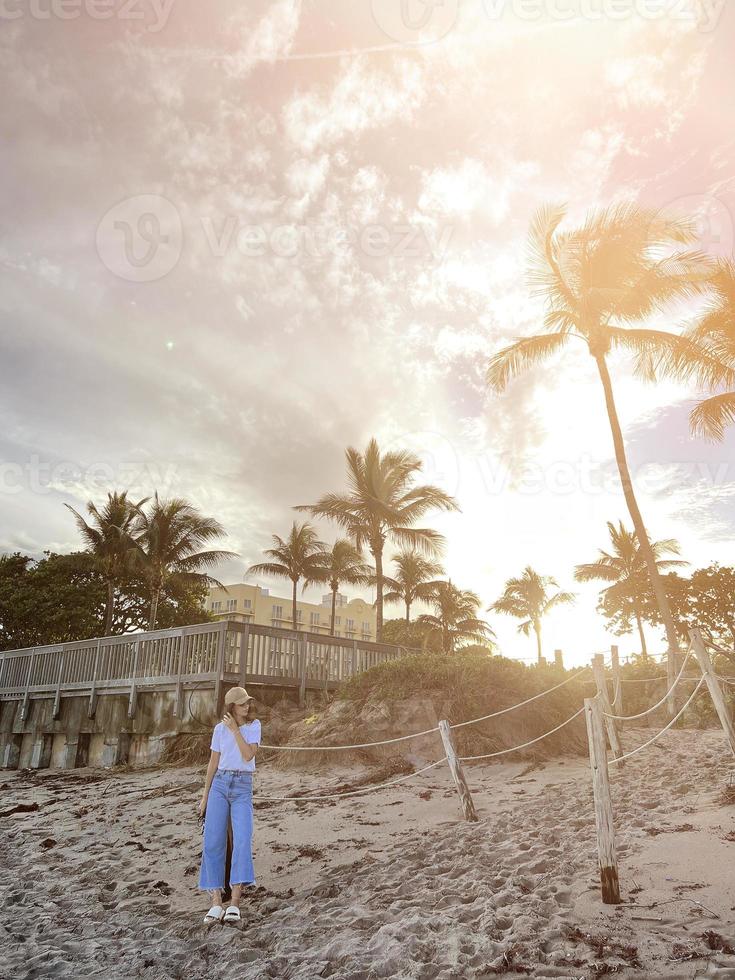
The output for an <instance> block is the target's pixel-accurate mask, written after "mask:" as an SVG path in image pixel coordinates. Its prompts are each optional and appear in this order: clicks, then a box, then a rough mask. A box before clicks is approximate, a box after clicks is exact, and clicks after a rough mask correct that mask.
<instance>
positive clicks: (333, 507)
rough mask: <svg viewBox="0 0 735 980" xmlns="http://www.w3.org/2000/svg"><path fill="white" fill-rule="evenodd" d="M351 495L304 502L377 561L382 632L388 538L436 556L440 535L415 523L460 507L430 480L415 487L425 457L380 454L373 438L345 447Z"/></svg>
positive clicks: (378, 621)
mask: <svg viewBox="0 0 735 980" xmlns="http://www.w3.org/2000/svg"><path fill="white" fill-rule="evenodd" d="M345 457H346V459H347V480H348V483H349V492H348V493H328V494H325V495H324V496H323V497H321V498H320V499H319V500H318V501H317V502H316V503H315V504H308V505H302V506H300V507H297V508H296V510H305V511H308V512H309V513H310V514H312V515H313V516H314V517H327V518H329V519H330V520H332V521H334V522H335V523H336V524H338V525H339V526H340V527H342V528H344V529H345V530H346V531H347V533H348V534H349V536H350V538H352V540H353V541H354V542H355V547H357V548H358V549H360V550H362V549H363V548H365V547H367V549H368V550H369V552H370V554H371V555H372V556H373V559H374V562H375V584H376V593H377V595H376V601H375V608H376V633H377V639H378V640H380V637H381V635H382V631H383V584H384V579H385V574H384V572H383V549H384V547H385V542H386V541H387V540H391V541H394V542H395V543H396V544H398V545H405V546H408V547H409V548H415V549H417V550H418V551H423V552H424V553H425V554H427V555H435V554H437V552H438V551H439V549H440V545H441V544H442V541H443V539H442V537H441V535H440V534H439V533H438V532H437V531H435V530H433V529H432V528H425V527H414V524H415V523H416V522H417V521H419V520H421V519H422V518H423V517H425V516H426V514H427V513H429V511H432V510H458V509H459V508H458V507H457V504H456V503H455V501H454V498H453V497H450V496H449V495H448V494H446V493H445V492H444V491H443V490H440V489H439V487H435V486H432V485H430V484H421V485H418V486H417V485H416V484H415V483H414V480H415V478H416V476H417V475H418V474H419V472H420V471H421V465H422V464H421V460H420V459H419V458H418V457H417V456H414V454H413V453H410V452H408V451H406V450H392V451H389V452H386V453H381V452H380V449H379V447H378V443H377V442H376V441H375V439H371V440H370V442H369V443H368V445H367V448H366V449H365V452H364V453H361V452H359V451H358V450H357V449H353V448H352V447H351V446H350V447H349V448H348V449H347V450H346V452H345Z"/></svg>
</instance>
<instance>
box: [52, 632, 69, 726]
mask: <svg viewBox="0 0 735 980" xmlns="http://www.w3.org/2000/svg"><path fill="white" fill-rule="evenodd" d="M65 659H66V658H65V652H64V649H63V647H62V649H61V659H60V662H59V677H58V680H57V681H56V694H55V695H54V710H53V712H52V715H51V717H52V718H53V719H54V721H55V720H56V719H57V718H58V717H59V710H60V708H61V684H62V681H63V679H64V663H65Z"/></svg>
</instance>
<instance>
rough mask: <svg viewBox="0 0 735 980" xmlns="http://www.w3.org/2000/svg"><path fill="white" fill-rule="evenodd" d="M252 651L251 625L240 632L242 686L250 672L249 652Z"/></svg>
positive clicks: (246, 625) (247, 625)
mask: <svg viewBox="0 0 735 980" xmlns="http://www.w3.org/2000/svg"><path fill="white" fill-rule="evenodd" d="M249 652H250V625H249V624H248V623H246V624H245V628H244V629H243V631H242V632H241V633H240V665H239V666H240V687H245V686H246V684H245V681H246V680H247V674H248V653H249Z"/></svg>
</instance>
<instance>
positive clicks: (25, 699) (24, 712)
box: [20, 647, 36, 721]
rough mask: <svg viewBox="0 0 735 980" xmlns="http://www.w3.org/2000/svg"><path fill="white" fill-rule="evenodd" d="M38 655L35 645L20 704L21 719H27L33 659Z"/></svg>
mask: <svg viewBox="0 0 735 980" xmlns="http://www.w3.org/2000/svg"><path fill="white" fill-rule="evenodd" d="M35 657H36V648H35V647H34V648H33V650H32V651H31V659H30V660H29V661H28V676H27V677H26V690H25V694H24V695H23V701H22V702H21V706H20V720H21V721H25V720H26V715H27V714H28V698H29V696H30V689H31V675H32V674H33V661H34V659H35Z"/></svg>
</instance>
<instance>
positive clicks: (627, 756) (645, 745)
mask: <svg viewBox="0 0 735 980" xmlns="http://www.w3.org/2000/svg"><path fill="white" fill-rule="evenodd" d="M704 681H705V678H704V677H700V678H699V683H698V684H697V686H696V687H695V688H694V690H693V691H692V693H691V694H690V695H689V697H688V699H687V701H686V702H685V703H684V704H683V705H682V707H681V708H680V709H679V711H678V712H677V713H676V714H675V715H674V717H673V718H672V719H671V721H669V723H668V724H667V725H666V726H665V727H664V728H662V729H661V731H659V732H656V734H655V735H654V736H653V738H649V739H648V741H647V742H644V743H643V745H639V746H638V748H637V749H633V750H632V751H630V752H626V753H625V755H621V756H620V758H619V759H611V760H610V763H609V764H610V765H611V766H614V765H617V764H618V763H620V762H623V761H624V760H625V759H630V757H631V756H633V755H637V754H638V753H639V752H642V751H643V750H644V749H647V748H648V746H649V745H653V743H654V742H656V741H658V739H659V738H661V736H662V735H663V734H664V733H665V732H668V730H669V729H670V728H671V727H672V726H673V725H674V722H677V721H678V720H679V718H680V717H681V716H682V715H683V714H684V712H685V711H686V709H687V708H688V707H689V705H690V704H691V703H692V701H693V700H694V698H695V697H696V695H697V694H698V693H699V690H700V689H701V687H702V684H704ZM664 700H665V699H664ZM659 703H660V704H662V703H663V701H661V702H659ZM644 713H647V712H644ZM632 717H634V718H639V717H640V715H633V716H632Z"/></svg>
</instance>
